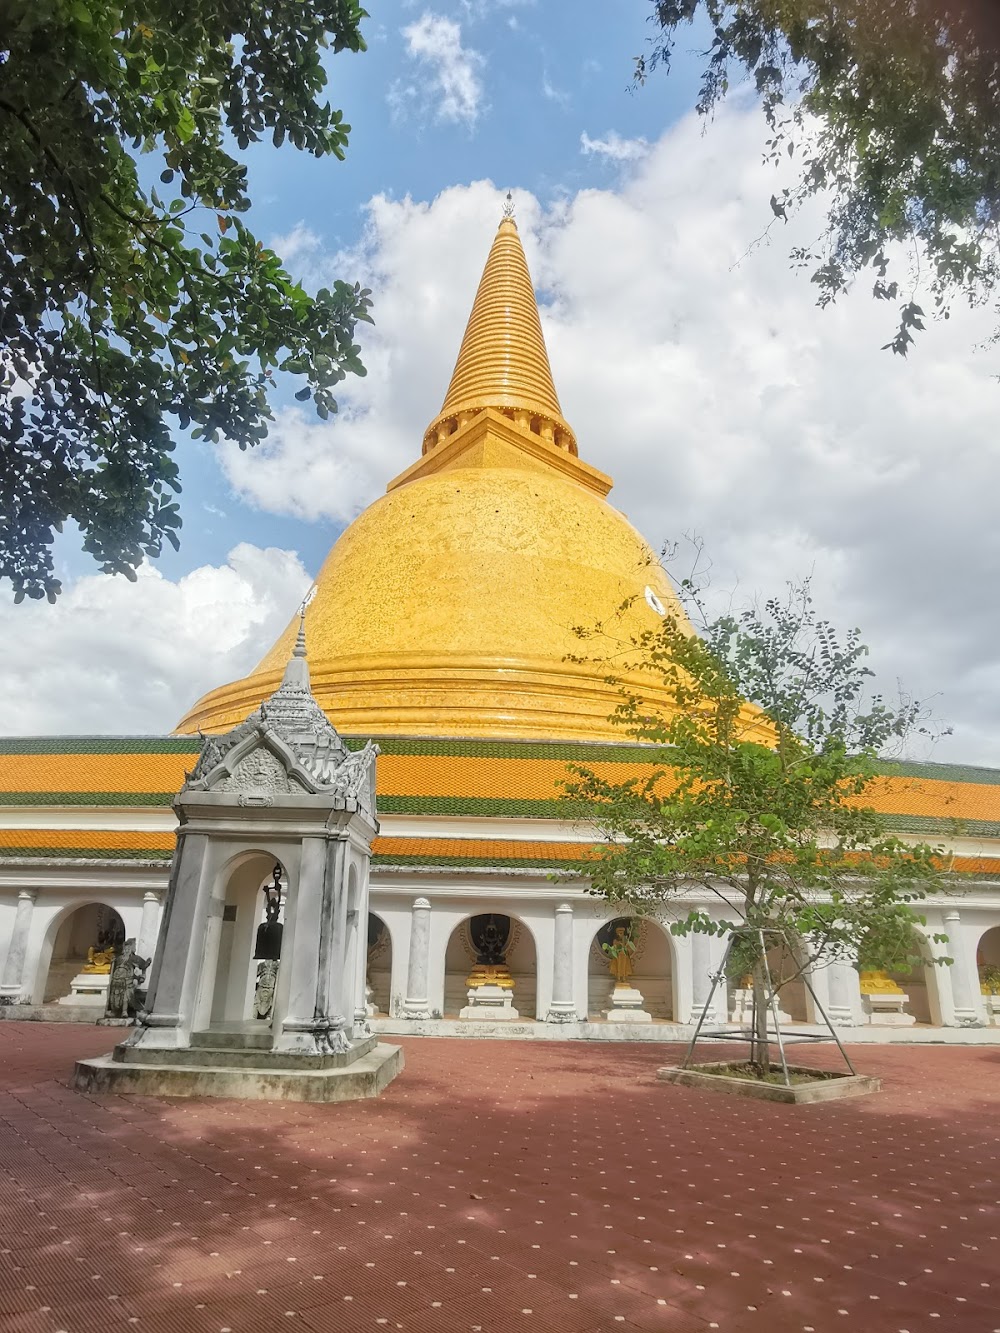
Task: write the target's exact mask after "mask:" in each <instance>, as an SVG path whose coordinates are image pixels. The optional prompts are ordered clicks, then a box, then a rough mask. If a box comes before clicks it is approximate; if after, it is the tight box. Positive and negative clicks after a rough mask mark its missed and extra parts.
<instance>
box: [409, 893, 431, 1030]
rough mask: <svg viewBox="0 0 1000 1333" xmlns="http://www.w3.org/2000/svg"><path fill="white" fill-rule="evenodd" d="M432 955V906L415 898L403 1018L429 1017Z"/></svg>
mask: <svg viewBox="0 0 1000 1333" xmlns="http://www.w3.org/2000/svg"><path fill="white" fill-rule="evenodd" d="M430 953H431V905H430V903H429V902H428V901H427V899H426V898H416V899H414V902H413V908H412V910H411V912H410V957H409V966H408V967H407V969H406V999H405V1000H404V1002H403V1017H404V1018H414V1019H420V1018H430V1017H431V1005H430V1000H429V999H428V997H427V974H428V972H429V970H430Z"/></svg>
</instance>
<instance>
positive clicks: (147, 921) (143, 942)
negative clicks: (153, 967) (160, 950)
mask: <svg viewBox="0 0 1000 1333" xmlns="http://www.w3.org/2000/svg"><path fill="white" fill-rule="evenodd" d="M159 924H160V895H159V894H158V893H153V891H152V890H150V891H149V892H148V893H144V894H143V895H142V916H141V918H140V919H139V938H138V939H137V940H136V942H135V951H136V953H137V954H138V955H139V957H140V958H150V959H151V958H152V957H153V954H154V953H155V952H156V931H157V927H158V926H159Z"/></svg>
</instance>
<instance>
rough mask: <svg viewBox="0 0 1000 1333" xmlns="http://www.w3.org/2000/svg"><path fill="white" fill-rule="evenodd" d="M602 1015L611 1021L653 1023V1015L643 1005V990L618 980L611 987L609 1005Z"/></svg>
mask: <svg viewBox="0 0 1000 1333" xmlns="http://www.w3.org/2000/svg"><path fill="white" fill-rule="evenodd" d="M602 1017H604V1018H605V1019H607V1021H608V1022H609V1023H652V1021H653V1015H652V1014H648V1013H647V1012H646V1011H645V1009H643V1007H642V991H638V990H636V988H635V987H634V986H629V985H626V984H625V983H624V982H621V981H620V982H618V983H617V985H615V986H612V988H611V998H610V1001H609V1007H608V1008H607V1009H605V1010H604V1012H603V1015H602Z"/></svg>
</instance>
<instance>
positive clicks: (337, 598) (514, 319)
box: [178, 216, 682, 740]
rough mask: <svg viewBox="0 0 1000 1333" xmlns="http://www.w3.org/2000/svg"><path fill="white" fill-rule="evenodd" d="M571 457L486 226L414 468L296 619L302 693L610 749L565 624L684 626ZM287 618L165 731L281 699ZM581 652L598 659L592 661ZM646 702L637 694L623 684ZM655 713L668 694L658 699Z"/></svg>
mask: <svg viewBox="0 0 1000 1333" xmlns="http://www.w3.org/2000/svg"><path fill="white" fill-rule="evenodd" d="M610 489H611V479H610V478H609V477H607V476H605V475H604V473H602V472H599V471H598V470H597V469H596V468H593V467H591V466H589V464H587V463H584V462H582V461H581V460H580V459H579V458H578V457H577V445H576V439H575V436H574V434H573V431H572V430H571V429H570V427H569V425H568V424H567V422H566V421H565V419H564V418H563V415H562V409H561V408H560V406H559V398H558V395H557V394H556V390H555V385H554V383H553V380H552V371H551V369H550V366H549V358H548V353H547V351H546V348H545V339H544V337H543V335H542V326H541V322H540V320H539V317H538V307H537V304H536V301H535V294H534V289H533V287H532V283H531V277H530V275H529V273H528V266H527V263H526V261H525V257H524V251H523V249H522V247H521V240H520V236H519V235H518V231H517V226H516V224H515V223H514V221H513V219H512V218H511V217H509V216H505V217H504V219H503V221H502V222H501V223H500V227H499V229H498V231H497V234H496V237H495V239H494V241H493V246H492V248H491V250H490V253H489V257H488V259H487V261H486V268H485V270H484V272H483V276H482V280H481V282H480V284H479V290H478V292H477V293H476V299H475V303H474V304H473V307H472V314H471V315H470V317H469V323H468V327H467V328H466V331H465V337H464V338H463V339H462V346H461V349H460V350H459V354H458V361H457V363H456V365H455V371H454V374H453V375H452V378H451V384H450V385H449V386H448V392H447V394H446V395H445V400H444V404H443V406H442V408H441V411H440V412H439V413H438V415H437V416H436V417H435V419H434V421H433V422H432V423H431V425H430V426H429V427H428V429H427V431H426V433H425V435H424V441H423V451H422V456H421V457H420V459H419V460H418V461H417V462H415V463H414V464H413V465H412V466H411V467H409V468H408V469H407V470H406V471H405V472H403V473H402V474H401V475H400V476H398V477H396V478H395V480H393V481H391V482H390V483H389V486H388V488H387V494H386V495H384V496H383V497H382V498H381V499H380V500H377V501H376V502H375V503H374V504H372V505H371V506H370V507H369V508H368V509H366V510H365V511H364V513H363V514H361V515H360V516H359V517H358V518H357V519H356V520H355V521H354V522H353V523H352V524H351V525H350V527H349V528H347V530H346V531H345V532H344V533H343V535H342V536H341V537H340V539H339V540H338V541H337V543H336V545H335V546H334V547H333V550H332V551H331V552H330V554H329V556H328V557H327V559H326V562H325V563H324V565H323V568H322V569H321V570H320V572H319V575H318V577H317V579H316V591H315V596H314V597H313V600H312V601H311V603H310V604H309V606H308V609H307V611H306V634H307V639H308V643H309V669H310V675H311V679H312V688H313V692H314V693H315V695H316V698H317V699H318V701H319V703H320V705H321V706H322V707H323V709H324V710H325V712H326V713H327V714H328V715H329V717H330V719H331V721H332V722H333V723H334V725H335V726H336V727H337V728H338V729H339V730H340V731H342V732H344V733H345V734H347V735H374V736H450V737H470V738H477V737H487V738H504V739H526V740H560V739H562V740H567V739H568V740H609V739H617V740H624V739H625V737H624V736H623V735H622V733H621V732H620V730H618V729H616V728H615V727H614V726H612V724H611V723H610V722H609V716H610V714H611V713H612V711H613V710H614V708H615V706H616V705H617V703H618V702H619V700H620V696H619V694H618V691H617V689H616V687H615V686H614V685H609V684H608V683H607V682H606V680H605V676H606V675H607V669H606V668H605V667H602V666H600V665H599V664H597V663H592V664H579V663H575V662H572V661H569V660H567V659H568V658H569V657H570V656H572V655H579V654H580V653H581V651H583V652H587V651H588V649H587V647H586V645H581V642H580V639H579V637H578V636H577V635H576V634H575V633H574V627H576V626H585V627H592V626H595V625H597V624H598V623H600V622H606V621H608V619H609V618H611V617H613V616H614V614H615V612H616V610H617V608H619V607H620V606H621V605H622V604H623V603H624V602H625V601H627V600H628V599H632V600H631V602H630V605H629V608H628V610H627V611H626V612H625V613H624V614H623V616H622V617H621V618H620V619H619V620H617V621H616V623H615V634H616V636H619V637H627V636H629V635H631V634H633V633H636V632H638V631H641V630H644V629H652V628H654V627H655V625H656V624H657V623H658V618H659V615H660V614H662V609H663V608H670V609H671V610H672V611H673V612H674V613H676V614H678V615H681V614H682V613H681V612H680V609H679V607H678V604H677V601H676V599H675V596H674V593H673V591H672V589H671V587H670V584H669V581H668V579H667V577H666V575H665V574H664V572H663V570H662V569H661V567H660V565H659V563H658V561H657V560H656V558H655V556H654V555H653V552H652V551H651V550H650V548H649V546H648V545H647V543H646V542H645V541H644V540H643V538H642V537H641V536H640V535H639V533H638V532H636V530H635V529H634V528H633V527H632V526H631V525H630V524H629V522H628V521H627V519H626V518H625V517H624V516H623V515H622V514H620V513H619V512H618V510H617V509H614V508H612V506H611V505H609V504H608V502H607V500H606V499H605V496H606V495H607V493H608V491H609V490H610ZM297 624H298V617H297V616H294V617H293V618H292V620H291V621H290V623H289V625H288V628H287V629H286V630H285V632H284V634H283V635H282V636H281V637H280V638H279V639H278V641H277V643H275V644H274V646H273V647H272V648H271V650H270V652H268V653H267V654H266V655H265V657H264V658H263V659H262V661H261V662H260V663H259V664H258V665H257V667H256V668H255V669H254V670H253V671H252V672H251V673H250V675H249V676H247V677H245V678H244V679H243V680H238V681H235V682H234V683H233V684H231V685H223V686H222V687H221V688H219V689H216V690H212V691H211V692H210V693H209V694H207V695H205V697H204V698H202V699H200V700H199V701H198V703H197V704H196V705H195V706H194V707H193V708H192V709H191V710H190V712H189V713H188V714H187V716H186V717H184V719H183V720H182V721H181V723H180V725H179V728H178V730H179V731H181V732H192V731H195V730H196V729H198V728H201V729H202V730H204V731H206V732H213V731H224V730H227V729H228V728H230V727H233V726H235V725H237V724H238V723H239V722H241V721H242V720H243V719H244V718H245V717H246V716H247V714H248V713H250V712H251V711H252V710H253V709H254V708H256V707H257V706H258V705H259V704H260V702H261V701H262V700H263V699H265V698H267V697H268V695H270V694H271V693H272V692H273V691H274V690H275V689H276V688H277V686H278V684H279V682H280V680H281V674H282V671H283V669H284V666H285V663H286V662H287V660H288V657H289V654H290V652H291V649H292V645H293V642H294V639H295V631H296V627H297ZM594 651H595V653H596V651H597V650H594ZM636 688H637V689H638V690H639V691H640V693H642V694H643V695H644V696H647V697H648V696H649V695H650V694H651V693H653V692H654V691H652V690H651V684H650V682H648V681H646V682H642V683H640V682H636ZM658 702H659V704H660V706H661V707H662V706H663V704H664V703H665V700H663V699H660V700H658Z"/></svg>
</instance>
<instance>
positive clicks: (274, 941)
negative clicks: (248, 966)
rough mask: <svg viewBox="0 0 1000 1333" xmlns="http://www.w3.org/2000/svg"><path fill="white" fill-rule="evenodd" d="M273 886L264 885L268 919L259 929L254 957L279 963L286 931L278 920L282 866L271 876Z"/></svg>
mask: <svg viewBox="0 0 1000 1333" xmlns="http://www.w3.org/2000/svg"><path fill="white" fill-rule="evenodd" d="M271 878H272V880H273V881H274V882H273V883H272V884H264V885H262V892H263V894H264V911H265V912H266V913H267V919H266V920H265V921H262V922H261V923H260V925H259V926H258V927H257V947H256V949H254V953H253V956H254V958H255V959H260V960H262V961H264V962H269V963H277V962H279V961H280V959H281V933H282V930H283V929H284V928H283V926H282V924H281V922H280V921H279V920H278V913H279V912H280V911H281V866H280V865H275V867H274V872H273V874H272V876H271Z"/></svg>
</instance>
